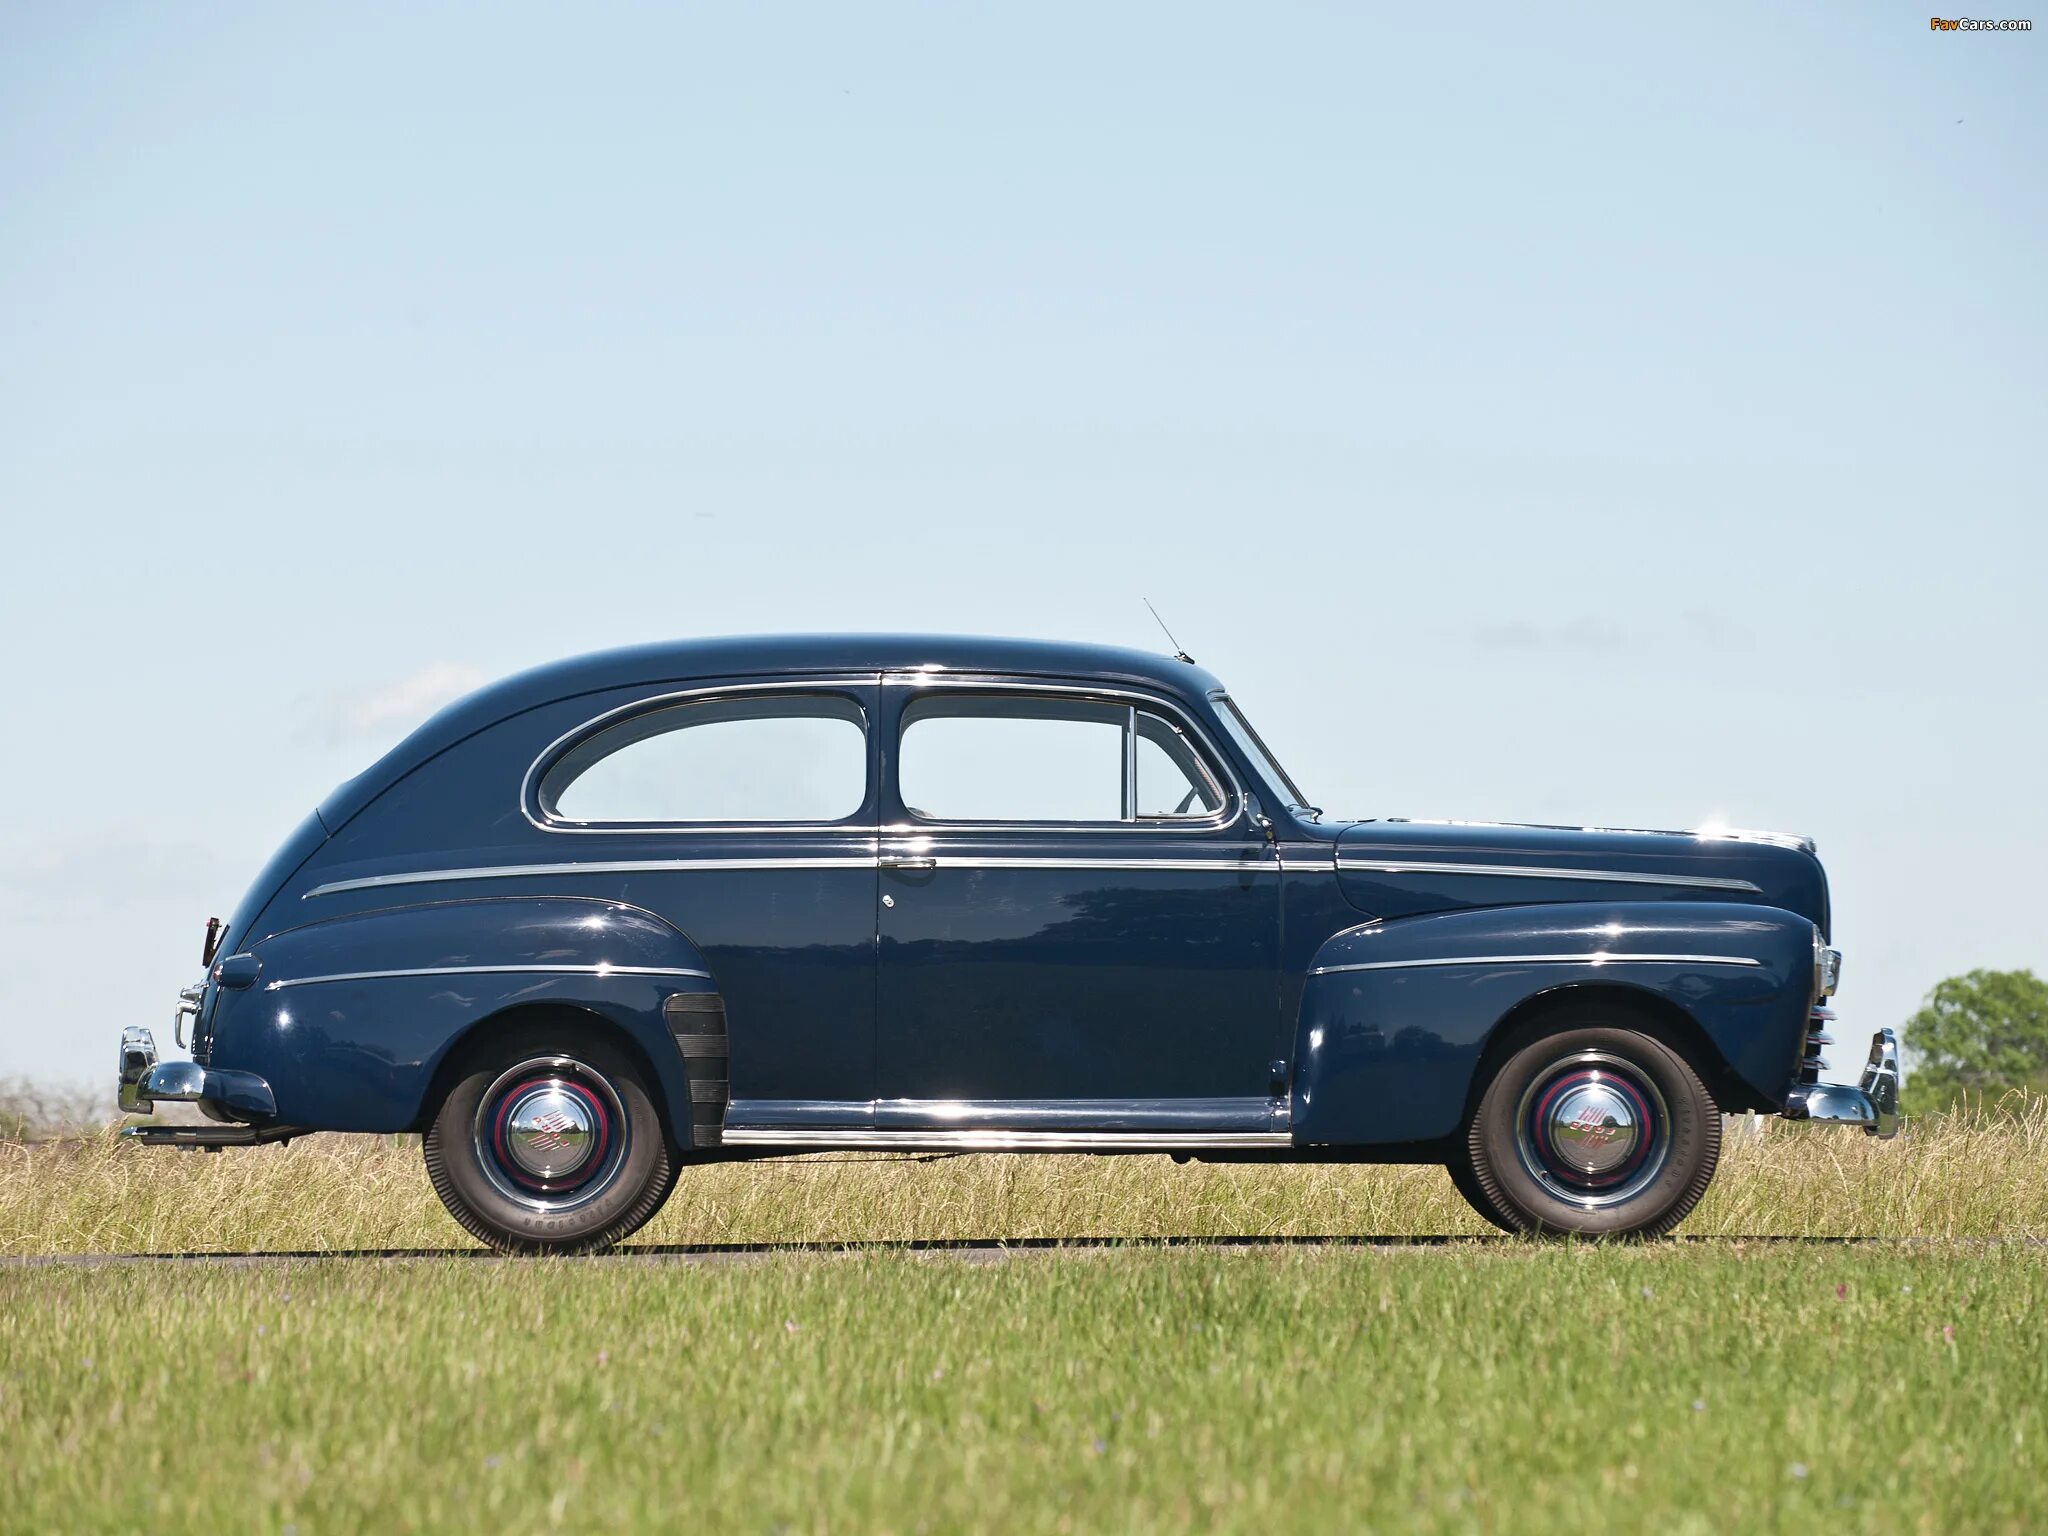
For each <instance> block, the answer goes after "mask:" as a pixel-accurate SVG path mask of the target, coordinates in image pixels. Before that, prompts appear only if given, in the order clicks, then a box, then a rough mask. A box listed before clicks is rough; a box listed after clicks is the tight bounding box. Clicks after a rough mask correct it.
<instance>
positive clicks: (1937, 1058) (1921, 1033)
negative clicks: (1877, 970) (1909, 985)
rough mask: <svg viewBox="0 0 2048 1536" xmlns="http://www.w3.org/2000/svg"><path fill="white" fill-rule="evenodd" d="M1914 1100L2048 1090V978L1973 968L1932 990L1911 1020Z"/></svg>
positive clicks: (1915, 1103)
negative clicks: (2047, 979) (1975, 969)
mask: <svg viewBox="0 0 2048 1536" xmlns="http://www.w3.org/2000/svg"><path fill="white" fill-rule="evenodd" d="M1905 1044H1906V1046H1907V1048H1908V1049H1909V1050H1910V1051H1911V1052H1912V1064H1911V1067H1910V1069H1909V1070H1908V1072H1907V1074H1906V1084H1907V1094H1908V1107H1910V1108H1912V1109H1916V1110H1921V1111H1928V1110H1940V1109H1947V1108H1948V1107H1949V1106H1950V1105H1951V1104H1953V1103H1954V1102H1955V1101H1956V1100H1957V1099H1959V1098H1961V1097H1962V1096H1963V1095H1964V1094H1968V1095H1969V1096H1970V1097H1971V1098H1979V1097H1982V1098H1991V1099H1995V1098H1996V1097H1997V1096H1998V1095H1999V1094H2002V1093H2005V1092H2007V1091H2008V1090H2010V1089H2014V1088H2025V1089H2028V1090H2030V1091H2031V1092H2034V1093H2048V981H2043V980H2042V979H2041V978H2040V977H2038V976H2036V975H2035V974H2034V973H2033V972H2032V971H1971V972H1969V973H1968V974H1967V975H1963V976H1951V977H1949V979H1948V980H1947V981H1944V982H1942V983H1940V984H1939V985H1938V986H1936V987H1935V989H1934V990H1933V991H1932V992H1930V993H1928V994H1927V1001H1926V1002H1925V1003H1923V1004H1921V1006H1920V1011H1919V1012H1918V1013H1916V1014H1914V1015H1913V1017H1912V1018H1910V1019H1908V1020H1907V1021H1906V1038H1905Z"/></svg>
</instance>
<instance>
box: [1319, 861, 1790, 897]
mask: <svg viewBox="0 0 2048 1536" xmlns="http://www.w3.org/2000/svg"><path fill="white" fill-rule="evenodd" d="M1337 868H1338V869H1339V870H1340V871H1341V870H1347V869H1363V870H1371V871H1373V872H1375V873H1377V874H1386V875H1410V874H1413V875H1501V876H1506V877H1507V878H1509V879H1521V880H1600V881H1611V882H1613V883H1615V884H1619V885H1686V886H1698V887H1700V888H1701V889H1702V890H1710V891H1755V892H1757V893H1758V894H1759V895H1761V894H1762V892H1763V887H1762V886H1760V885H1757V884H1755V883H1754V882H1753V881H1749V880H1735V879H1731V878H1729V877H1728V876H1726V875H1656V874H1647V873H1645V872H1643V871H1641V870H1635V869H1575V868H1568V867H1566V866H1564V865H1559V864H1436V863H1417V862H1416V861H1414V860H1412V859H1398V860H1397V859H1347V858H1346V857H1345V856H1344V855H1343V853H1342V852H1341V851H1340V852H1339V853H1338V855H1337Z"/></svg>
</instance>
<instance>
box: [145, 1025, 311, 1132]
mask: <svg viewBox="0 0 2048 1536" xmlns="http://www.w3.org/2000/svg"><path fill="white" fill-rule="evenodd" d="M120 1092H121V1112H122V1113H123V1114H129V1115H146V1114H150V1113H151V1112H153V1111H154V1110H155V1109H156V1106H157V1104H158V1103H159V1102H160V1101H161V1102H164V1103H171V1104H197V1105H198V1106H199V1109H200V1112H201V1113H202V1114H204V1115H205V1116H206V1117H207V1118H208V1119H209V1120H220V1121H223V1122H225V1123H228V1124H236V1123H241V1124H247V1123H248V1122H250V1121H255V1120H270V1119H274V1118H275V1117H276V1115H277V1097H276V1095H274V1094H273V1093H271V1091H270V1084H268V1083H266V1082H265V1081H264V1080H263V1079H262V1078H260V1077H258V1076H257V1075H256V1074H255V1073H254V1072H221V1071H217V1070H215V1069H213V1068H211V1067H202V1066H201V1065H200V1064H199V1063H198V1062H196V1061H158V1060H157V1059H156V1037H155V1036H154V1035H152V1034H151V1033H150V1032H149V1031H148V1030H146V1029H138V1028H135V1027H134V1026H132V1025H131V1026H130V1027H129V1028H127V1029H124V1030H122V1031H121V1090H120Z"/></svg>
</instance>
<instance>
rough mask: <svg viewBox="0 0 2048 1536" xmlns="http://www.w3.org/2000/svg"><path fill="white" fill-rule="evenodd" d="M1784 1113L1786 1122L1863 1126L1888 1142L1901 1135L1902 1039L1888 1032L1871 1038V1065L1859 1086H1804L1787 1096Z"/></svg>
mask: <svg viewBox="0 0 2048 1536" xmlns="http://www.w3.org/2000/svg"><path fill="white" fill-rule="evenodd" d="M1783 1113H1784V1117H1785V1118H1786V1119H1787V1120H1807V1121H1812V1122H1814V1123H1815V1124H1820V1125H1860V1126H1862V1127H1863V1130H1864V1133H1865V1134H1866V1135H1870V1136H1881V1137H1883V1138H1884V1139H1885V1140H1887V1141H1889V1140H1890V1139H1891V1138H1892V1137H1894V1136H1896V1135H1898V1134H1899V1037H1898V1036H1897V1035H1895V1034H1893V1033H1892V1031H1891V1030H1889V1029H1880V1030H1879V1031H1878V1032H1877V1033H1876V1034H1874V1035H1872V1036H1871V1037H1870V1063H1869V1065H1867V1066H1866V1067H1864V1069H1863V1079H1862V1081H1861V1082H1860V1083H1859V1084H1858V1085H1857V1086H1856V1087H1854V1088H1851V1087H1850V1086H1849V1085H1848V1084H1847V1083H1802V1084H1801V1085H1800V1086H1798V1087H1797V1088H1794V1089H1793V1090H1792V1092H1791V1093H1790V1094H1789V1095H1787V1096H1786V1099H1785V1108H1784V1111H1783Z"/></svg>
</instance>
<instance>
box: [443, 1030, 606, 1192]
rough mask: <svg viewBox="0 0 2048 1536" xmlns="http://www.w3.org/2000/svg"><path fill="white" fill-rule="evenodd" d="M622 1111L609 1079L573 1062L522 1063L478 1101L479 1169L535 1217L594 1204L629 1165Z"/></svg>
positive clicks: (565, 1058) (550, 1059)
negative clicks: (538, 1211) (627, 1164)
mask: <svg viewBox="0 0 2048 1536" xmlns="http://www.w3.org/2000/svg"><path fill="white" fill-rule="evenodd" d="M626 1130H627V1126H626V1116H625V1110H624V1108H623V1107H622V1106H621V1105H620V1103H619V1097H618V1094H617V1093H616V1092H615V1091H614V1090H613V1088H612V1085H611V1084H610V1083H609V1082H607V1081H606V1080H605V1079H604V1077H603V1076H602V1075H601V1074H599V1073H597V1072H595V1071H593V1070H592V1069H591V1068H589V1067H587V1066H585V1065H584V1064H583V1063H582V1062H580V1061H577V1060H575V1059H574V1058H573V1057H568V1056H547V1057H539V1058H536V1059H534V1060H532V1061H523V1062H521V1063H519V1065H518V1066H516V1067H512V1068H509V1069H508V1070H506V1071H504V1072H502V1073H500V1074H499V1075H498V1078H497V1080H496V1081H495V1082H493V1083H492V1084H491V1086H490V1087H489V1088H488V1089H486V1090H485V1091H484V1095H483V1097H482V1098H481V1099H479V1100H478V1101H477V1110H476V1125H475V1140H476V1150H477V1161H478V1162H479V1163H480V1164H481V1165H482V1167H483V1170H484V1173H485V1175H486V1176H487V1177H488V1178H489V1179H490V1181H491V1183H492V1184H493V1185H495V1186H496V1187H497V1189H498V1192H499V1193H500V1194H503V1195H504V1196H506V1197H507V1198H508V1199H511V1200H516V1201H518V1202H519V1203H520V1204H521V1205H525V1206H529V1207H531V1208H532V1209H535V1210H543V1211H562V1210H568V1209H572V1208H573V1207H575V1206H579V1205H583V1204H587V1203H588V1202H589V1201H591V1200H594V1199H596V1198H597V1196H598V1195H599V1194H601V1193H602V1192H603V1191H604V1190H605V1189H606V1188H607V1187H608V1186H609V1185H610V1184H611V1181H612V1179H613V1178H614V1177H616V1176H617V1174H618V1171H619V1168H620V1167H621V1165H622V1164H623V1163H624V1161H625V1144H626Z"/></svg>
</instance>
